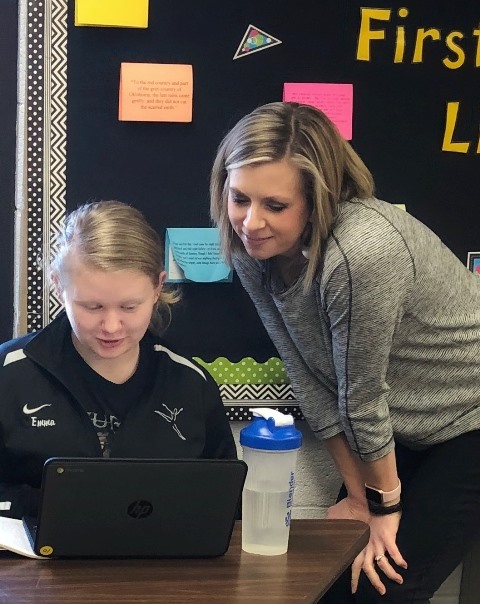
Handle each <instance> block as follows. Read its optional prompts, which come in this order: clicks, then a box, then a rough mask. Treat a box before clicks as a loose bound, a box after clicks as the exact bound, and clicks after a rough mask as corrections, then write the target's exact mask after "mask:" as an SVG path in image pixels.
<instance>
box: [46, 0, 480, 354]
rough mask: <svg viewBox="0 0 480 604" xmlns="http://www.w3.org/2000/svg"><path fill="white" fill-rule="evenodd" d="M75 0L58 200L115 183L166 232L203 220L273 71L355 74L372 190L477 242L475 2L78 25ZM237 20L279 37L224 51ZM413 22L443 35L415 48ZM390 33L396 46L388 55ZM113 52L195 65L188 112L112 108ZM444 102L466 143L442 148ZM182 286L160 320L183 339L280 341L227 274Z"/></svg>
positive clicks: (226, 346)
mask: <svg viewBox="0 0 480 604" xmlns="http://www.w3.org/2000/svg"><path fill="white" fill-rule="evenodd" d="M57 1H58V0H57ZM73 6H74V2H73V0H71V1H70V2H69V4H68V14H67V16H66V23H67V51H68V61H67V93H66V98H67V112H66V133H67V136H66V194H65V204H66V208H67V210H71V209H73V208H75V207H76V206H77V205H78V204H79V203H82V202H84V201H86V200H87V199H91V198H103V199H109V198H117V199H120V200H123V201H127V202H130V203H133V204H134V205H136V206H138V207H139V208H140V209H141V210H143V211H144V213H145V214H146V216H147V218H148V219H149V220H150V221H151V223H152V224H153V225H154V226H155V227H156V228H157V230H158V231H159V232H161V233H162V234H163V233H164V230H165V228H166V227H193V226H200V227H201V226H210V223H209V216H208V181H209V172H210V167H211V163H212V161H213V158H214V154H215V150H216V147H217V145H218V143H219V141H220V139H221V137H222V136H223V134H224V133H225V132H226V131H227V129H228V128H229V127H231V126H232V125H233V124H234V123H235V122H236V120H237V119H238V118H240V117H241V116H242V115H244V114H245V113H247V112H248V111H250V110H252V109H253V108H254V107H256V106H257V105H260V104H263V103H266V102H270V101H276V100H281V98H282V89H283V83H284V82H338V83H353V86H354V119H353V140H352V144H353V146H354V148H355V149H356V150H357V151H358V152H359V153H360V155H361V156H362V158H363V159H364V161H365V162H366V163H367V165H368V166H369V167H370V169H371V170H372V172H373V174H374V176H375V179H376V183H377V194H378V196H379V197H381V198H384V199H386V200H388V201H391V202H393V203H404V204H406V206H407V210H408V211H409V212H410V213H412V214H413V215H415V216H416V217H418V218H419V219H420V220H422V221H423V222H425V223H426V224H427V225H428V226H430V227H431V228H432V229H433V230H434V231H436V232H437V233H438V235H439V236H440V237H441V238H442V239H443V240H444V241H445V243H446V244H447V245H448V246H449V247H451V248H452V250H453V251H454V252H455V253H456V254H457V255H458V257H459V258H460V259H461V260H462V261H463V262H466V258H467V252H468V251H474V250H477V249H479V248H480V235H479V230H478V219H477V211H478V210H477V205H478V204H479V199H478V197H479V194H478V192H477V187H476V182H477V180H478V176H477V174H478V170H479V165H480V153H479V149H477V146H478V133H479V124H480V87H479V84H478V82H479V80H478V74H479V73H480V65H479V63H480V51H479V50H478V44H479V39H480V38H479V34H475V33H474V32H475V30H476V28H477V29H478V23H479V19H480V8H479V7H478V4H477V3H475V2H471V0H456V1H455V2H453V1H452V0H450V1H446V0H424V1H423V2H414V1H413V0H410V1H409V2H408V1H407V2H405V1H402V2H398V1H391V2H386V1H385V0H376V1H375V2H372V4H371V7H369V4H368V3H365V2H361V3H360V2H356V1H354V0H348V1H347V0H323V1H322V2H318V0H297V1H296V2H294V3H287V2H285V3H283V2H272V1H265V0H244V1H243V2H241V3H232V2H225V0H208V2H203V3H199V2H192V1H191V0H190V1H188V0H162V1H160V0H150V19H149V27H148V29H145V30H143V29H132V30H131V29H120V28H88V27H82V28H80V27H74V26H73ZM362 7H363V8H364V10H365V8H366V9H369V8H376V9H383V10H384V11H390V12H389V13H388V18H387V19H384V20H372V21H371V30H372V31H373V30H378V31H379V32H380V34H379V36H381V37H380V38H379V39H376V40H372V41H371V43H370V45H369V48H370V58H369V60H359V57H358V56H357V43H358V39H359V32H360V29H361V26H362V22H363V25H364V27H365V21H362V12H361V9H362ZM402 7H406V8H407V11H408V13H407V15H406V16H402V14H399V9H401V8H402ZM382 14H383V15H384V16H385V15H386V14H387V13H386V12H383V13H382ZM363 16H364V17H365V13H363ZM249 24H253V25H255V26H257V27H259V28H260V29H262V30H264V31H266V32H268V33H270V34H271V35H272V36H274V37H276V38H278V39H279V40H281V41H282V43H281V44H279V45H277V46H275V47H272V48H270V49H267V50H264V51H261V52H257V53H255V54H252V55H250V56H247V57H244V58H241V59H237V60H233V56H234V54H235V51H236V50H237V47H238V45H239V43H240V41H241V39H242V37H243V35H244V33H245V31H246V29H247V27H248V25H249ZM421 29H424V30H432V36H433V37H435V36H436V37H438V38H439V39H433V38H432V39H426V40H425V43H424V46H423V54H422V56H421V60H418V56H417V57H416V59H415V57H414V51H415V45H416V40H417V39H418V36H419V32H420V30H421ZM433 30H435V31H433ZM435 32H438V34H437V33H435ZM452 32H457V34H456V35H453V37H452V36H450V38H448V36H449V35H450V34H452ZM402 33H403V35H404V39H405V46H404V48H403V57H402V60H401V61H400V60H399V61H397V62H396V63H395V62H394V57H395V54H397V58H398V57H399V53H400V51H399V49H398V43H397V42H396V41H397V40H399V39H400V38H401V34H402ZM458 34H461V36H460V35H458ZM447 40H448V41H447ZM417 46H418V44H417ZM417 51H418V48H417ZM417 54H418V53H417ZM448 60H450V62H451V63H454V67H453V68H449V67H448V66H447V65H446V64H445V63H446V62H447V64H448ZM121 62H155V63H187V64H192V65H193V78H194V107H193V122H192V123H191V124H173V123H138V122H130V123H129V122H119V121H118V119H117V115H118V84H119V72H120V64H121ZM454 102H457V103H458V113H457V118H456V122H455V129H454V136H453V137H452V140H451V141H450V142H451V143H453V142H454V141H469V142H470V145H469V149H468V151H467V152H458V151H457V150H449V149H446V148H442V147H444V146H445V143H444V136H445V121H446V112H447V107H449V103H454ZM450 106H451V107H453V105H450ZM445 278H446V282H447V283H448V275H446V277H445ZM183 291H184V301H183V303H182V305H181V306H180V307H178V308H177V309H176V311H175V316H174V323H173V326H172V328H171V329H170V330H169V332H168V333H167V338H169V339H171V340H173V341H174V342H175V343H176V344H177V346H179V347H180V349H181V350H182V351H183V352H185V353H186V354H189V355H192V356H200V357H201V358H203V359H205V360H207V361H208V360H212V359H214V358H216V357H219V356H226V357H228V358H229V359H231V360H233V361H236V360H238V359H241V358H243V357H244V356H252V357H254V358H255V359H257V360H259V361H264V360H265V359H267V358H269V357H270V356H275V355H276V352H275V349H274V348H273V346H272V344H271V342H270V341H269V339H268V337H267V336H266V334H265V332H264V330H263V328H262V326H261V325H260V323H259V320H258V317H257V316H256V312H255V310H254V308H253V306H252V305H251V303H250V301H249V299H248V298H247V296H246V295H245V293H244V292H243V290H242V288H241V286H240V285H239V283H238V281H237V280H236V279H235V280H234V282H233V284H212V285H200V284H187V285H185V286H184V287H183Z"/></svg>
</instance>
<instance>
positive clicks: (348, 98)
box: [283, 83, 353, 140]
mask: <svg viewBox="0 0 480 604" xmlns="http://www.w3.org/2000/svg"><path fill="white" fill-rule="evenodd" d="M283 100H284V101H293V102H295V103H302V104H303V105H312V106H313V107H316V108H317V109H320V110H321V111H323V113H325V115H326V116H327V117H329V118H330V119H331V120H332V122H333V123H334V124H335V125H336V126H337V128H338V130H339V131H340V134H341V135H342V136H343V138H345V139H346V140H351V139H352V115H353V84H302V83H298V84H295V83H288V84H287V83H286V84H284V85H283Z"/></svg>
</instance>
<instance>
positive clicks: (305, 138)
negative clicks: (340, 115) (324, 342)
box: [210, 102, 374, 288]
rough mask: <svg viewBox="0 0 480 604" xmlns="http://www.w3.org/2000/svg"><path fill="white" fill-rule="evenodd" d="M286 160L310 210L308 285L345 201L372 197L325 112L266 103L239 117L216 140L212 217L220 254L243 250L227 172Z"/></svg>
mask: <svg viewBox="0 0 480 604" xmlns="http://www.w3.org/2000/svg"><path fill="white" fill-rule="evenodd" d="M283 159H289V160H290V161H291V162H292V163H293V165H295V166H296V167H297V168H298V170H299V171H300V175H301V180H302V185H303V193H304V195H305V198H306V200H307V203H308V205H309V209H310V212H311V217H310V220H311V229H310V228H309V229H308V231H311V232H308V233H306V234H305V238H306V239H307V241H305V242H304V243H305V244H306V245H308V247H309V250H310V258H309V260H308V267H307V273H306V279H305V286H306V287H307V288H308V287H309V286H310V285H311V284H312V282H313V280H314V278H315V275H316V273H317V270H318V267H319V263H320V260H321V257H322V252H323V245H324V242H325V240H326V238H327V236H328V234H329V232H330V230H331V228H332V225H333V222H334V221H335V218H336V216H337V210H338V205H339V203H340V202H342V201H345V200H347V199H352V198H354V197H356V198H360V199H361V198H363V199H365V198H368V197H371V196H372V195H373V189H374V184H373V178H372V175H371V173H370V171H369V170H368V168H367V167H366V166H365V164H364V163H363V161H362V160H361V159H360V157H359V156H358V155H357V154H356V153H355V151H354V150H353V149H352V147H351V146H350V145H349V143H348V142H347V141H345V140H344V139H343V138H342V136H341V135H340V134H339V132H338V130H337V128H336V126H335V125H334V124H333V123H332V122H331V121H330V120H329V119H328V118H327V116H326V115H325V114H324V113H322V112H321V111H319V110H318V109H315V108H314V107H310V106H308V105H300V104H298V103H287V102H278V103H269V104H267V105H263V106H261V107H258V108H257V109H255V110H254V111H252V112H251V113H249V114H248V115H246V116H245V117H243V118H242V119H241V120H240V121H239V122H238V123H237V124H236V125H235V126H234V127H233V128H232V129H231V130H230V132H228V133H227V135H226V136H225V137H224V139H223V140H222V142H221V143H220V145H219V147H218V151H217V156H216V158H215V161H214V164H213V168H212V173H211V178H210V215H211V217H212V220H213V222H214V224H215V225H216V226H218V228H219V230H220V241H221V247H222V252H223V254H224V257H225V259H226V261H227V262H228V263H229V264H230V265H231V263H232V255H233V254H235V253H246V252H245V251H244V246H243V244H242V242H241V240H240V238H239V237H238V235H237V234H236V233H235V231H234V230H233V228H232V226H231V224H230V221H229V218H228V208H227V199H228V187H229V170H233V169H236V168H240V167H243V166H251V165H256V164H262V163H266V162H273V161H280V160H283Z"/></svg>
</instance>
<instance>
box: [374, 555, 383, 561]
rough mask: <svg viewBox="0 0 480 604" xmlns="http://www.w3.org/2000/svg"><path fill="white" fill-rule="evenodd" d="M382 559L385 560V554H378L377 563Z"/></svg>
mask: <svg viewBox="0 0 480 604" xmlns="http://www.w3.org/2000/svg"><path fill="white" fill-rule="evenodd" d="M382 558H385V554H378V556H375V562H379V561H380V560H381V559H382Z"/></svg>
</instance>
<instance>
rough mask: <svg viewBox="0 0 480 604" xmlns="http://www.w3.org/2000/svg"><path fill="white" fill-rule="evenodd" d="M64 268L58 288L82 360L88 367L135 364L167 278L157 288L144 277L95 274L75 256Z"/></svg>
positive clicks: (132, 273) (128, 273) (129, 272)
mask: <svg viewBox="0 0 480 604" xmlns="http://www.w3.org/2000/svg"><path fill="white" fill-rule="evenodd" d="M65 264H66V270H65V274H64V275H62V279H61V281H60V280H59V279H58V278H57V279H55V282H56V285H57V289H58V291H59V293H60V296H61V298H62V300H63V303H64V306H65V311H66V313H67V316H68V319H69V321H70V325H71V326H72V331H73V340H74V343H75V346H76V348H77V350H78V352H79V353H80V355H81V356H82V357H83V358H84V360H85V361H86V362H87V363H89V364H92V363H95V362H96V361H99V360H109V359H110V360H112V361H119V360H124V359H126V358H132V359H133V358H136V357H135V355H138V351H139V342H140V340H141V339H142V338H143V336H144V335H145V332H146V331H147V328H148V325H149V323H150V319H151V316H152V311H153V306H154V304H155V303H156V301H157V300H158V295H159V293H160V291H161V288H162V285H163V282H164V280H165V273H162V274H161V275H160V278H159V283H158V285H157V287H155V286H154V285H153V283H152V280H151V279H150V278H149V277H148V276H147V275H145V274H144V273H141V272H138V271H132V270H121V271H104V270H99V269H95V268H92V267H89V266H88V265H86V264H84V263H83V262H81V261H79V260H78V259H76V258H75V256H74V254H72V256H71V257H70V258H67V259H66V263H65Z"/></svg>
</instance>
